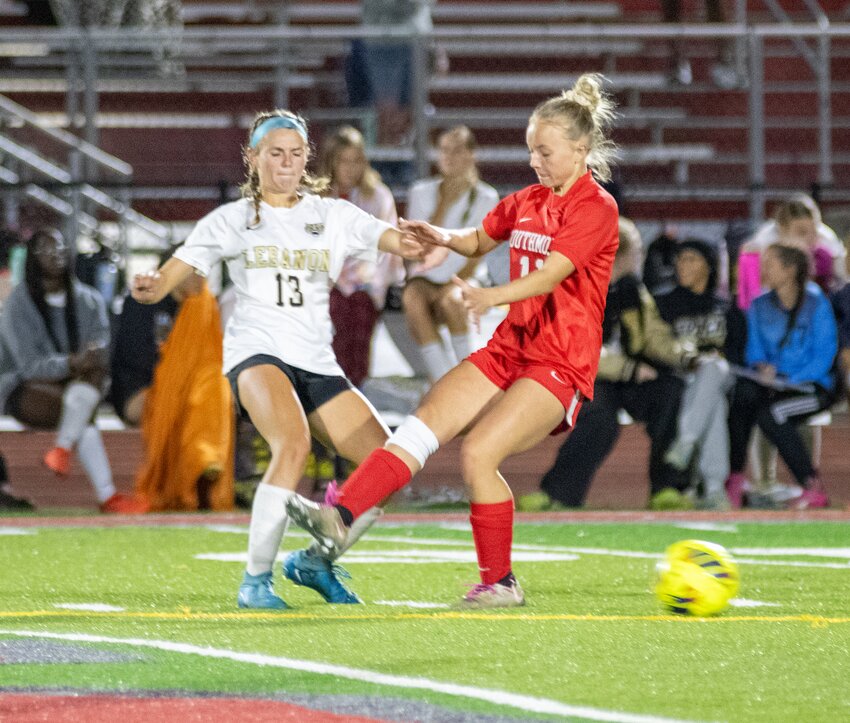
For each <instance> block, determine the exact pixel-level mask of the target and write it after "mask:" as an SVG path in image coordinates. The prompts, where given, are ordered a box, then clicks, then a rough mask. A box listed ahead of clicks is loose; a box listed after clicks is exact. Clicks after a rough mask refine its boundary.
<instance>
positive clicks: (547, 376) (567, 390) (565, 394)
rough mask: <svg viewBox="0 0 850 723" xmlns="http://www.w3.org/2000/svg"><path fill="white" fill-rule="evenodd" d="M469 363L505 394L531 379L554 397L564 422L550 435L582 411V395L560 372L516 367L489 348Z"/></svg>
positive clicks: (571, 422)
mask: <svg viewBox="0 0 850 723" xmlns="http://www.w3.org/2000/svg"><path fill="white" fill-rule="evenodd" d="M466 361H469V362H472V363H473V364H475V366H476V367H478V368H479V369H480V370H481V373H482V374H484V376H485V377H487V378H488V379H489V380H490V381H491V382H493V384H495V385H496V386H497V387H499V388H500V389H503V390H505V391H507V390H508V389H509V388H510V386H511V385H512V384H513V383H514V382H515V381H516V380H517V379H532V380H533V381H535V382H537V383H538V384H539V385H540V386H542V387H544V388H545V389H547V390H548V391H549V392H551V393H552V394H554V395H555V397H556V398H557V399H558V401H559V402H561V404H562V405H563V406H564V421H563V422H561V423H560V424H559V425H558V426H557V427H555V429H553V430H552V431H551V432H550V434H560V433H561V432H565V431H567V429H569V428H570V427H572V426H573V425H574V424H575V421H576V418H577V417H578V413H579V410H580V409H581V403H582V399H583V397H582V395H581V392H579V391H578V389H576V388H575V385H574V384H573V383H572V381H571V380H570V378H569V377H568V376H567V375H566V374H565V373H564V371H563V370H562V369H556V368H554V367H551V366H542V365H538V364H518V363H517V362H516V361H514V360H512V359H509V358H508V357H507V356H505V355H504V354H503V353H501V352H500V351H498V350H497V349H494V348H492V345H488V346H486V347H484V348H483V349H479V350H478V351H476V352H473V353H472V354H470V355H469V356H468V357H467V358H466Z"/></svg>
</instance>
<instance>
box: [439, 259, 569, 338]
mask: <svg viewBox="0 0 850 723" xmlns="http://www.w3.org/2000/svg"><path fill="white" fill-rule="evenodd" d="M575 269H576V267H575V266H574V265H573V262H572V261H570V260H569V259H568V258H567V257H566V256H564V255H563V254H559V253H558V252H557V251H553V252H552V253H550V254H549V256H548V257H547V258H546V261H545V262H544V263H543V265H542V266H541V267H540V268H539V269H537V270H535V271H532V272H531V273H529V274H526V275H525V276H522V277H520V278H518V279H514V280H513V281H511V282H510V283H507V284H503V285H502V286H491V287H489V288H483V289H482V288H478V287H476V286H471V285H470V284H468V283H467V282H466V281H464V280H463V279H460V278H458V277H455V278H454V279H452V280H453V281H454V283H455V285H457V286H458V287H459V288H460V293H461V297H462V298H463V304H464V306H465V307H466V309H467V311H468V312H469V314H470V316H471V317H472V320H473V322H474V323H475V325H476V327H477V326H478V320H479V319H480V317H481V315H482V314H484V313H485V312H486V311H487V309H489V308H490V307H493V306H499V305H501V304H510V303H512V302H514V301H522V300H523V299H530V298H531V297H532V296H540V295H542V294H548V293H550V292H551V291H552V290H553V289H554V288H555V287H556V286H557V285H558V284H560V283H561V282H562V281H563V280H564V279H565V278H567V276H569V275H570V274H571V273H573V271H575Z"/></svg>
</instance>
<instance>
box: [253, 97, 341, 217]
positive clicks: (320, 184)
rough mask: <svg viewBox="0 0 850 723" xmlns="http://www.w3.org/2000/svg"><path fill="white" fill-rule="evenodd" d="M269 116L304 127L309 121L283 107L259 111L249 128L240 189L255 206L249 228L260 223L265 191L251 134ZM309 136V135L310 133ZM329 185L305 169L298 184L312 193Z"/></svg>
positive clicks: (301, 188)
mask: <svg viewBox="0 0 850 723" xmlns="http://www.w3.org/2000/svg"><path fill="white" fill-rule="evenodd" d="M269 118H289V119H290V120H293V121H296V122H297V123H300V124H301V125H302V126H303V127H304V129H305V130H306V129H307V121H306V120H304V118H302V117H301V116H300V115H298V114H297V113H293V112H292V111H289V110H284V109H282V108H276V109H275V110H270V111H263V112H261V113H257V115H256V116H255V117H254V120H253V121H252V122H251V126H250V128H249V129H248V141H247V142H246V143H245V145H244V146H243V148H242V162H243V163H244V164H245V171H246V173H245V181H244V182H243V183H242V185H241V186H240V187H239V190H240V191H241V192H242V197H243V198H247V199H250V200H251V203H252V204H253V206H254V220H253V221H252V222H251V225H250V226H249V228H254V227H256V226H259V225H260V201H262V199H263V193H262V190H261V189H260V174H259V173H257V169H256V168H254V167H253V165H252V163H251V153H250V151H251V150H252V149H251V136H253V134H254V131H255V130H256V129H257V127H258V126H259V125H260V124H261V123H263V122H264V121H267V120H268V119H269ZM308 138H309V135H308ZM311 150H312V149H311V146H310V143H309V141H307V154H308V158H309V156H310V155H311V153H310V151H311ZM328 186H329V181H328V179H326V178H315V177H313V176H311V175H310V174H309V173H308V172H307V171H306V170H305V171H304V175H302V176H301V180H300V182H299V184H298V188H299V190H303V191H308V192H310V193H316V194H321V193H324V192H325V191H326V190H327V188H328Z"/></svg>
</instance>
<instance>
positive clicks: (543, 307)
mask: <svg viewBox="0 0 850 723" xmlns="http://www.w3.org/2000/svg"><path fill="white" fill-rule="evenodd" d="M483 226H484V230H485V231H486V232H487V235H488V236H490V238H492V239H494V240H497V241H505V240H507V241H509V243H510V248H511V251H510V259H511V280H514V279H517V278H520V277H521V276H525V275H526V274H527V273H529V272H530V271H533V270H535V269H539V268H540V267H541V266H542V265H543V262H544V260H545V258H546V257H547V256H548V255H549V253H550V252H552V251H557V252H558V253H560V254H562V255H564V256H566V257H567V258H568V259H569V260H570V261H572V263H573V265H574V266H575V267H576V270H575V271H574V272H573V273H572V274H570V275H569V276H568V277H567V278H566V279H564V280H563V281H562V282H561V283H560V284H559V285H558V286H557V287H556V288H555V289H553V291H552V292H551V293H550V294H546V295H541V296H534V297H532V298H530V299H524V300H523V301H517V302H514V303H513V304H511V308H510V311H509V312H508V316H507V318H506V319H505V320H504V321H503V322H502V323H501V324H500V325H499V327H498V329H496V332H495V334H494V335H493V340H492V341H493V343H494V344H496V345H498V346H499V348H500V349H501V351H502V353H505V354H507V355H509V356H510V358H511V359H512V360H515V361H516V363H517V364H520V365H546V366H551V367H553V368H554V369H558V370H562V373H564V374H566V375H567V376H568V377H569V378H570V379H571V380H572V381H573V383H574V384H575V386H576V388H577V389H578V390H579V391H580V392H581V393H582V394H583V395H584V396H585V397H587V398H588V399H592V398H593V382H594V379H595V377H596V369H597V367H598V366H599V351H600V348H601V346H602V317H603V315H604V313H605V297H606V295H607V293H608V282H609V280H610V278H611V267H612V265H613V263H614V256H615V254H616V253H617V244H618V213H617V204H616V202H615V201H614V199H613V197H612V196H611V195H610V194H609V193H608V192H607V191H606V190H605V189H604V188H602V187H601V186H600V185H599V184H598V183H597V182H596V180H595V179H594V178H593V176H592V175H591V173H590V171H588V172H587V173H586V174H585V175H584V176H582V177H581V178H580V179H579V180H578V181H576V182H575V183H574V184H573V186H572V187H571V188H570V189H569V190H568V191H567V192H566V193H565V194H564V195H563V196H557V195H555V194H554V193H553V192H552V190H551V189H549V188H546V187H545V186H542V185H539V184H535V185H533V186H529V187H528V188H524V189H523V190H521V191H517V192H516V193H514V194H511V195H510V196H507V197H506V198H504V199H503V200H502V201H501V202H500V203H499V204H498V205H497V206H496V207H495V208H494V209H493V210H492V211H491V212H490V213H489V214H488V215H487V217H486V218H485V219H484V222H483Z"/></svg>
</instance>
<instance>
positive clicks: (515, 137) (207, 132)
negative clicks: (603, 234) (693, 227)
mask: <svg viewBox="0 0 850 723" xmlns="http://www.w3.org/2000/svg"><path fill="white" fill-rule="evenodd" d="M633 2H634V0H621V2H619V3H615V2H604V1H601V0H600V1H594V0H589V1H587V2H561V1H558V2H555V1H554V0H549V1H542V2H519V1H510V0H493V1H492V2H474V1H472V0H467V1H466V2H442V0H439V1H438V2H436V4H435V5H434V8H433V20H434V30H433V33H432V34H430V35H429V36H427V37H423V38H420V39H415V38H414V39H413V40H414V41H415V42H416V43H417V47H421V48H422V49H424V50H425V51H426V54H427V50H428V48H430V47H432V46H433V45H434V44H437V45H439V46H440V47H441V48H442V50H443V51H444V52H445V53H446V54H447V55H448V57H449V60H450V69H449V72H448V73H447V74H445V75H438V74H431V73H428V72H427V71H426V72H424V77H425V79H426V82H425V83H423V84H422V85H421V86H420V87H419V88H418V89H417V99H416V100H415V102H414V109H415V111H416V113H415V120H416V129H415V130H416V133H415V134H414V136H413V139H412V141H411V142H410V143H409V144H406V145H401V146H385V147H382V146H377V145H373V146H372V147H371V148H370V149H369V150H370V156H371V157H372V158H373V159H374V160H376V161H384V162H392V161H402V162H413V163H415V164H416V169H417V172H426V171H427V169H428V164H429V159H430V157H431V156H429V149H428V140H429V138H430V137H432V135H433V133H432V131H433V130H434V129H437V128H442V127H446V126H449V125H453V124H458V123H465V124H467V125H469V126H471V127H472V128H473V129H474V130H475V131H476V133H477V135H478V137H479V144H480V150H479V158H480V161H481V163H482V165H483V169H484V173H485V176H487V177H488V178H492V179H493V180H494V182H495V183H496V185H498V186H499V187H500V189H501V190H510V189H511V188H512V187H516V186H519V185H521V184H523V183H525V182H527V181H528V180H530V178H531V176H530V172H529V170H528V168H527V152H526V150H525V149H524V147H523V146H522V141H523V134H522V129H523V127H524V126H525V124H526V122H527V118H528V115H529V113H530V111H531V109H532V108H533V107H534V105H536V103H537V102H539V101H540V100H541V99H542V98H544V97H546V96H548V95H551V94H553V93H555V92H557V91H559V90H561V89H563V88H565V87H568V86H569V85H571V84H572V82H573V81H574V80H575V78H576V77H577V76H578V75H579V74H580V73H581V72H585V71H599V72H602V73H604V74H605V76H606V78H607V79H608V82H609V90H610V91H612V92H613V93H614V94H615V96H616V98H617V100H618V103H619V112H620V115H619V118H618V121H617V123H616V126H615V130H614V139H615V140H616V141H617V143H618V145H619V146H620V149H621V151H620V163H619V166H620V176H621V180H622V182H623V185H624V187H625V194H626V197H627V198H628V200H629V204H630V209H629V210H630V213H632V215H635V216H641V215H644V214H645V215H653V216H657V215H658V214H659V213H661V211H660V210H659V209H660V208H662V206H659V202H661V203H662V204H663V213H664V215H665V216H667V217H670V216H672V217H676V216H677V215H678V216H681V215H682V214H686V213H687V214H696V215H703V216H705V215H709V216H711V215H713V214H716V215H717V216H721V215H722V216H723V217H726V218H728V217H730V216H733V215H737V216H746V215H747V214H748V213H752V212H753V209H755V210H756V211H760V210H761V209H762V206H761V205H759V204H758V203H757V204H754V203H753V198H754V197H756V196H758V200H759V202H760V203H763V201H764V198H766V197H768V196H769V195H770V194H771V193H773V192H775V193H779V192H780V191H782V190H783V189H784V188H785V187H786V186H787V187H793V188H808V187H810V186H811V185H812V184H813V183H820V185H821V188H822V189H823V190H824V198H825V199H826V200H827V201H828V200H830V199H835V200H837V201H845V200H850V196H848V198H846V199H845V196H846V195H848V192H847V191H846V188H847V187H848V186H850V183H844V182H845V181H850V154H848V153H846V152H844V151H843V148H844V144H843V141H844V140H845V139H846V138H847V136H848V133H847V131H850V102H848V100H847V99H850V73H848V72H845V71H844V70H842V68H843V67H844V66H842V65H841V64H840V62H839V60H840V59H845V60H846V58H847V57H848V56H850V30H848V29H847V26H839V25H833V26H831V27H826V28H824V27H820V28H814V27H812V26H811V25H805V26H803V25H799V26H797V25H795V26H794V27H793V29H792V30H788V29H787V28H786V29H785V30H783V28H782V27H780V28H778V29H777V28H776V27H765V28H763V27H760V26H759V27H756V26H751V27H750V26H748V27H744V26H728V27H725V28H721V29H717V28H708V27H707V26H704V25H696V26H681V27H680V28H672V29H671V28H670V27H669V26H660V25H657V24H653V23H654V21H655V20H657V17H649V18H648V19H647V18H645V17H641V21H642V22H637V23H636V22H633V18H632V17H624V16H623V12H624V11H623V8H624V7H629V4H630V3H633ZM655 13H656V15H657V14H658V13H657V9H656V10H655ZM183 23H184V25H183V27H181V28H177V29H170V30H147V29H141V30H139V29H121V28H116V29H107V30H93V31H91V32H82V31H80V30H79V29H73V28H67V27H66V28H48V29H42V28H22V27H20V26H15V27H14V28H11V27H10V28H9V29H8V31H6V30H5V29H4V28H2V27H0V54H2V48H3V47H4V44H10V43H13V44H15V46H16V48H17V51H18V52H16V53H15V54H7V57H6V60H5V62H3V63H0V93H5V94H7V95H9V96H10V97H11V98H12V99H13V100H15V101H16V102H18V103H19V104H21V105H24V106H27V107H28V108H31V109H33V113H34V115H35V117H36V118H37V121H38V123H39V124H41V125H42V126H43V127H45V128H52V129H56V130H60V129H66V130H70V131H72V132H74V133H76V134H79V135H80V136H82V137H83V138H85V139H86V140H87V141H89V142H90V143H92V144H93V145H96V146H99V147H100V148H102V149H103V150H104V151H106V152H108V153H110V154H111V155H113V156H116V157H118V158H120V159H122V161H125V162H126V163H128V164H130V165H132V167H133V176H132V184H128V187H127V189H126V190H127V192H128V194H129V196H130V197H131V198H132V201H133V204H134V206H135V207H137V208H141V209H143V210H147V211H148V212H149V213H150V214H152V215H157V214H158V217H159V218H161V219H163V220H171V219H174V220H179V219H189V218H194V217H196V216H197V215H198V210H199V207H198V206H197V205H191V204H184V203H182V202H181V201H180V199H184V200H185V199H196V200H202V201H203V202H204V203H208V204H210V203H215V202H217V200H220V197H221V188H222V186H227V187H229V189H230V192H231V193H232V192H233V190H234V189H235V186H236V185H237V184H238V183H239V182H240V181H241V178H242V164H241V158H240V152H239V146H240V144H241V143H242V142H243V140H244V132H245V128H246V127H247V125H248V123H249V122H250V118H251V117H252V115H253V113H254V112H255V111H256V110H260V109H262V108H266V107H269V106H271V105H287V106H289V107H293V108H296V109H298V110H300V111H301V112H303V113H304V114H305V115H306V116H307V117H308V119H309V120H310V121H311V126H312V128H313V131H314V135H315V139H316V140H319V139H320V138H321V136H322V134H323V133H324V132H325V131H326V130H327V129H329V128H331V127H333V126H335V125H338V124H340V123H342V122H352V123H355V124H357V125H359V126H360V127H361V128H362V129H363V130H364V132H365V134H366V136H367V138H370V139H374V137H375V134H374V126H375V118H374V114H373V113H372V112H371V111H370V110H369V109H367V108H355V109H352V108H348V107H347V106H346V97H345V84H344V79H343V70H344V63H345V58H346V55H347V52H348V48H349V43H350V40H351V38H353V37H358V36H360V37H375V36H376V33H375V32H374V31H371V32H370V31H369V30H368V29H364V28H363V27H362V26H360V25H359V24H358V23H359V3H358V2H352V1H350V0H341V1H337V2H334V1H333V0H327V1H326V2H312V3H311V2H290V3H279V2H271V1H270V0H252V1H248V2H235V1H226V0H218V1H214V0H208V1H204V2H200V1H198V2H194V1H193V0H184V2H183ZM783 32H784V33H785V35H783ZM677 33H680V34H683V35H685V37H687V39H688V47H689V54H690V56H691V59H692V62H693V65H694V82H693V84H692V85H690V86H687V87H681V86H673V85H671V84H670V81H669V80H668V78H667V76H666V72H665V70H666V62H667V58H666V54H667V47H668V43H669V41H670V39H671V38H673V37H674V36H675V35H676V34H677ZM716 33H720V34H723V33H725V34H726V36H728V37H734V38H735V39H743V40H744V42H745V44H749V45H750V46H752V47H754V48H757V49H758V50H759V51H760V52H761V57H762V60H763V62H764V68H763V73H762V75H763V77H762V79H761V80H762V81H763V83H762V85H761V87H760V88H758V89H756V88H754V87H753V86H752V85H750V84H747V83H745V84H742V86H741V87H738V88H734V89H728V90H725V91H723V90H719V89H718V88H716V87H714V86H712V85H711V82H710V80H709V79H708V77H709V73H708V68H709V65H710V64H711V62H712V53H713V50H712V48H713V42H714V39H713V37H712V34H716ZM795 33H799V34H801V37H800V38H797V37H796V35H795ZM402 35H403V34H401V35H399V34H398V33H396V37H401V36H402ZM408 37H409V36H408ZM795 40H796V45H795ZM800 42H807V43H811V44H817V43H821V44H823V43H824V42H827V43H828V44H829V50H828V52H829V53H830V54H833V55H828V56H827V57H834V58H835V61H834V62H833V66H832V67H833V70H832V74H833V77H831V78H828V79H827V82H828V83H829V85H828V88H827V91H826V95H821V100H818V99H817V98H814V102H813V95H814V93H815V86H816V85H817V84H816V83H815V82H814V81H813V79H812V76H811V73H808V74H807V73H805V72H799V67H800V66H802V61H801V59H800V57H799V55H798V54H797V46H798V45H799V43H800ZM791 61H793V63H792V62H791ZM791 68H793V69H794V71H795V72H793V73H790V72H786V70H789V69H791ZM75 73H76V75H75ZM69 89H71V90H72V92H70V93H69V92H68V91H69ZM781 94H786V95H787V94H791V95H790V96H789V97H792V98H799V99H801V101H802V102H796V101H795V103H794V106H793V107H789V108H787V109H781V110H780V111H777V110H776V105H777V98H778V97H779V96H780V95H781ZM69 98H75V101H74V103H73V104H71V103H70V101H69ZM823 98H827V99H829V98H832V99H833V101H834V102H835V104H836V111H835V112H834V113H832V114H831V115H828V116H825V115H824V113H823V110H822V108H823ZM757 102H760V103H761V104H762V108H763V111H764V112H763V113H761V115H759V114H757V113H756V114H754V111H753V107H754V106H753V104H754V103H757ZM818 108H820V115H818V112H819V111H818ZM803 110H805V111H806V112H803ZM824 122H828V123H829V124H830V131H831V132H832V133H833V134H835V136H836V139H835V147H834V148H833V147H831V146H830V145H829V144H828V143H826V144H825V143H824V137H825V136H824V133H823V132H822V131H819V130H818V124H823V123H824ZM819 132H820V135H819V136H818V133H819ZM782 134H787V135H788V137H789V138H790V139H792V140H793V147H788V148H786V147H785V145H784V144H783V143H782V142H781V141H780V142H779V143H777V142H776V141H775V140H774V139H775V138H777V137H782ZM759 138H760V139H761V140H760V141H759ZM759 143H760V144H761V146H759V145H758V144H759ZM35 150H36V151H38V149H35ZM17 152H18V153H20V152H21V151H20V149H18V151H17ZM7 153H8V149H7ZM46 158H47V159H48V160H49V157H47V156H46ZM825 159H826V160H825ZM759 164H760V165H759ZM2 167H3V168H4V169H5V170H3V171H0V173H2V178H0V181H2V182H3V183H6V184H17V186H23V184H24V181H25V180H27V179H26V178H24V176H22V175H21V173H20V169H18V170H16V169H12V168H9V167H8V166H7V165H6V164H3V165H2ZM13 173H14V174H17V175H16V176H15V178H16V179H17V180H13V176H12V175H10V174H13ZM55 175H56V174H54V176H55ZM60 180H61V179H59V178H56V177H54V178H53V179H52V182H53V183H59V182H60ZM842 188H844V189H845V190H844V191H842ZM30 190H32V189H30ZM47 190H51V189H47ZM394 190H395V191H396V192H398V196H399V198H402V199H403V197H404V189H403V188H394ZM842 194H843V195H842ZM695 202H698V203H697V204H696V205H695ZM677 204H678V205H677ZM712 204H714V206H712Z"/></svg>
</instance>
